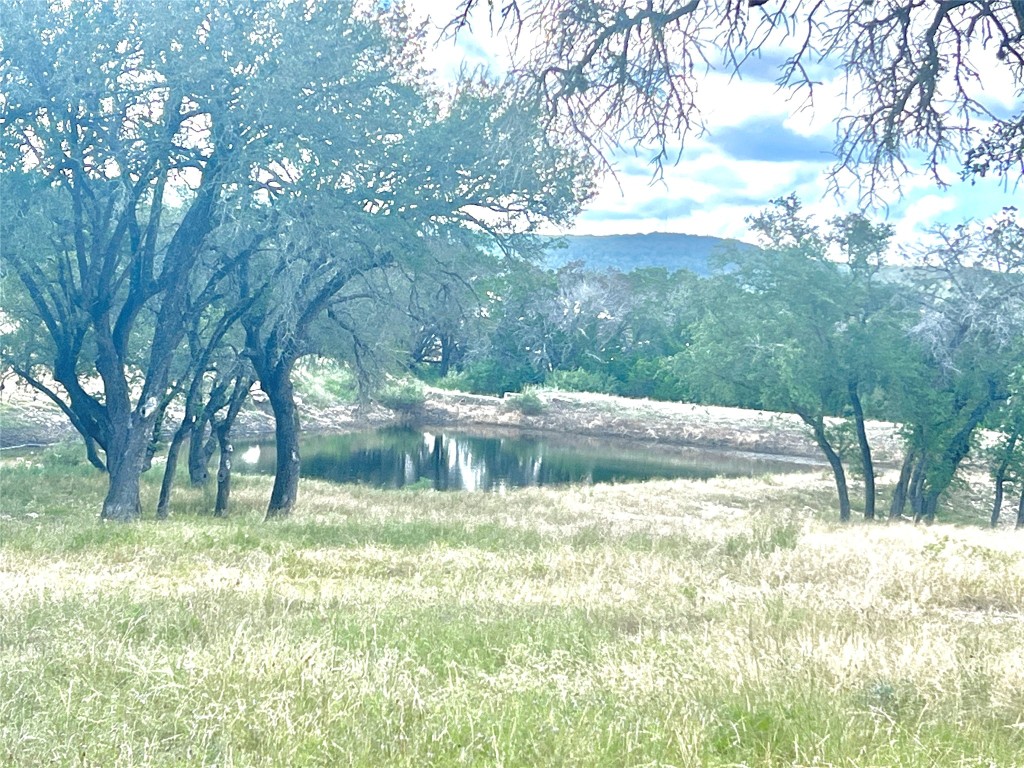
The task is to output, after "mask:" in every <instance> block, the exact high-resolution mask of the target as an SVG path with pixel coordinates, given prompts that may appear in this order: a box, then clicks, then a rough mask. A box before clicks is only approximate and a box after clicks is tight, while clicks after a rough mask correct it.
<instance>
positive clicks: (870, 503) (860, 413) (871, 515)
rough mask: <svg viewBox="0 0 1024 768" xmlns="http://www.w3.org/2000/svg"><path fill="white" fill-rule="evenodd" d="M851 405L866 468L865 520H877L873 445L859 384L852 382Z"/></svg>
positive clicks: (861, 455) (858, 443) (858, 442)
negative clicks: (866, 423)
mask: <svg viewBox="0 0 1024 768" xmlns="http://www.w3.org/2000/svg"><path fill="white" fill-rule="evenodd" d="M849 389H850V405H852V406H853V419H854V424H855V425H856V427H857V445H858V446H859V447H860V460H861V464H862V465H863V466H864V519H865V520H874V519H875V463H874V461H873V459H872V458H871V445H870V444H869V443H868V432H867V429H866V428H865V426H864V407H863V406H862V405H861V402H860V394H859V393H858V392H857V384H856V383H855V382H850V386H849Z"/></svg>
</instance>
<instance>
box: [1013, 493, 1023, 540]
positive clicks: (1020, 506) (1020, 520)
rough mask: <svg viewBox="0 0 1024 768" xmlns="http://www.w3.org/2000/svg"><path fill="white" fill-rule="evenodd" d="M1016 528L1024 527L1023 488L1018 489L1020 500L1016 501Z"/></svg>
mask: <svg viewBox="0 0 1024 768" xmlns="http://www.w3.org/2000/svg"><path fill="white" fill-rule="evenodd" d="M1015 528H1017V530H1020V529H1021V528H1024V488H1021V490H1020V501H1019V502H1018V503H1017V525H1016V526H1015Z"/></svg>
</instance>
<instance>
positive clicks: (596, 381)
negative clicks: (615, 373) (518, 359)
mask: <svg viewBox="0 0 1024 768" xmlns="http://www.w3.org/2000/svg"><path fill="white" fill-rule="evenodd" d="M544 384H545V385H546V386H548V387H551V388H552V389H560V390H562V391H564V392H596V393H598V394H602V395H615V394H618V388H619V383H618V382H617V381H616V380H615V379H613V378H612V377H611V376H609V375H608V374H607V373H603V372H599V371H587V370H583V369H582V368H574V369H573V370H571V371H565V370H557V371H552V372H551V373H550V374H549V375H548V377H547V379H545V381H544Z"/></svg>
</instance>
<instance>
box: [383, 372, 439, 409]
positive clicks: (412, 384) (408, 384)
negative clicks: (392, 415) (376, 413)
mask: <svg viewBox="0 0 1024 768" xmlns="http://www.w3.org/2000/svg"><path fill="white" fill-rule="evenodd" d="M426 401H427V395H426V392H425V391H424V389H423V385H422V384H421V383H420V382H418V381H416V380H415V379H406V380H404V381H397V382H394V383H392V384H388V385H387V386H386V387H384V388H383V389H382V390H381V391H380V392H379V393H377V402H378V403H380V404H381V405H383V406H384V407H385V408H387V409H389V410H392V411H395V412H396V413H404V414H412V413H416V412H417V411H419V410H420V409H421V408H423V405H424V403H426Z"/></svg>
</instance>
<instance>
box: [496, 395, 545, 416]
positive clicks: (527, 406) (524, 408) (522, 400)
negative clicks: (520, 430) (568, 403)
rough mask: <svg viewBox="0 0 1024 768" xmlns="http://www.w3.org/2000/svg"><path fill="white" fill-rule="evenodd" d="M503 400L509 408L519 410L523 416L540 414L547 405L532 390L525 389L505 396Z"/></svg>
mask: <svg viewBox="0 0 1024 768" xmlns="http://www.w3.org/2000/svg"><path fill="white" fill-rule="evenodd" d="M505 402H506V403H507V404H508V407H509V408H512V409H513V410H516V411H519V412H520V413H521V414H523V415H524V416H540V415H541V414H542V413H544V409H545V408H546V407H547V406H545V405H544V401H543V400H541V399H540V397H538V395H537V393H536V392H535V391H533V390H527V391H525V392H523V393H522V394H519V395H511V396H509V397H506V398H505Z"/></svg>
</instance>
